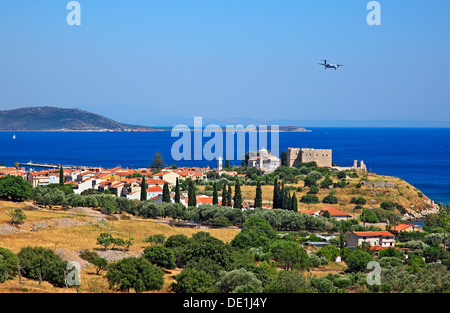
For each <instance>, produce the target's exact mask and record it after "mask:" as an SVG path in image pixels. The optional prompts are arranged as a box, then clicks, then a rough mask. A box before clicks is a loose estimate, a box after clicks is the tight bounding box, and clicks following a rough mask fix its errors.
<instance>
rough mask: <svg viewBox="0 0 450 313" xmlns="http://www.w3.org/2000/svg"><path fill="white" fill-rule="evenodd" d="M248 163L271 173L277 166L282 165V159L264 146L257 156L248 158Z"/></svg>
mask: <svg viewBox="0 0 450 313" xmlns="http://www.w3.org/2000/svg"><path fill="white" fill-rule="evenodd" d="M247 165H248V166H250V167H256V168H258V169H260V170H261V171H264V172H269V173H270V172H273V171H275V170H276V169H277V167H278V166H280V165H281V160H280V159H279V158H278V157H276V156H274V155H272V154H269V152H268V151H267V150H266V149H264V148H262V149H259V150H258V153H257V156H254V157H251V158H249V159H248V163H247Z"/></svg>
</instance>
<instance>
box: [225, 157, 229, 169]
mask: <svg viewBox="0 0 450 313" xmlns="http://www.w3.org/2000/svg"><path fill="white" fill-rule="evenodd" d="M229 168H230V161H228V159H225V169H229Z"/></svg>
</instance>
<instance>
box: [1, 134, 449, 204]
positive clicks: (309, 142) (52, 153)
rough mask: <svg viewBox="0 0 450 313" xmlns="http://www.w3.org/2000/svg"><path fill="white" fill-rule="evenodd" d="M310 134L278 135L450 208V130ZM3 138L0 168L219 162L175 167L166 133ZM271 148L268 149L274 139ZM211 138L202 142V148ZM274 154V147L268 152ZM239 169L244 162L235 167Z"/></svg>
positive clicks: (282, 145) (282, 142)
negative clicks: (157, 160)
mask: <svg viewBox="0 0 450 313" xmlns="http://www.w3.org/2000/svg"><path fill="white" fill-rule="evenodd" d="M311 130H312V132H310V133H294V132H292V133H279V150H280V151H281V150H285V151H287V148H288V147H299V148H301V147H308V148H317V149H332V150H333V162H334V163H337V164H338V165H341V166H351V165H352V164H353V160H364V163H365V164H366V165H367V168H368V170H370V171H372V172H375V173H378V174H383V175H389V176H396V177H400V178H402V179H404V180H406V181H408V182H409V183H411V184H412V185H414V186H415V187H416V188H419V189H420V190H421V191H422V192H423V193H424V194H426V195H427V196H428V197H430V198H431V199H433V200H434V201H437V202H441V203H450V129H445V128H311ZM12 137H13V133H12V132H0V147H1V149H0V162H4V163H5V164H6V165H7V166H12V165H13V164H14V162H16V161H17V162H21V163H26V162H29V161H30V160H32V161H33V162H46V163H55V164H70V165H88V166H102V167H114V166H117V165H120V166H122V167H134V168H137V167H147V166H148V165H149V164H150V163H151V160H152V158H153V156H154V154H155V152H157V151H159V152H161V154H162V156H163V158H164V161H165V162H166V163H167V164H168V165H171V164H176V165H179V166H183V165H186V166H206V165H209V166H211V167H215V166H216V165H217V161H207V160H181V161H174V160H173V159H172V156H171V148H172V145H173V144H174V142H176V141H177V140H178V139H179V138H178V137H171V132H170V131H162V132H17V133H16V139H13V138H12ZM268 137H269V138H268V139H269V146H270V136H268ZM208 140H209V138H203V144H204V143H205V142H207V141H208ZM268 148H270V147H268ZM235 164H240V161H235Z"/></svg>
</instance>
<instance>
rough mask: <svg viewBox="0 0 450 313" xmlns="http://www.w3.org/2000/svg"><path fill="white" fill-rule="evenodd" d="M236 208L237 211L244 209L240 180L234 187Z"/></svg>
mask: <svg viewBox="0 0 450 313" xmlns="http://www.w3.org/2000/svg"><path fill="white" fill-rule="evenodd" d="M233 200H234V206H233V207H234V208H236V209H242V194H241V184H240V183H239V180H236V183H235V185H234V198H233Z"/></svg>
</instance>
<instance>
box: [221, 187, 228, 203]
mask: <svg viewBox="0 0 450 313" xmlns="http://www.w3.org/2000/svg"><path fill="white" fill-rule="evenodd" d="M227 200H228V192H227V185H225V184H223V190H222V206H227Z"/></svg>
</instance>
